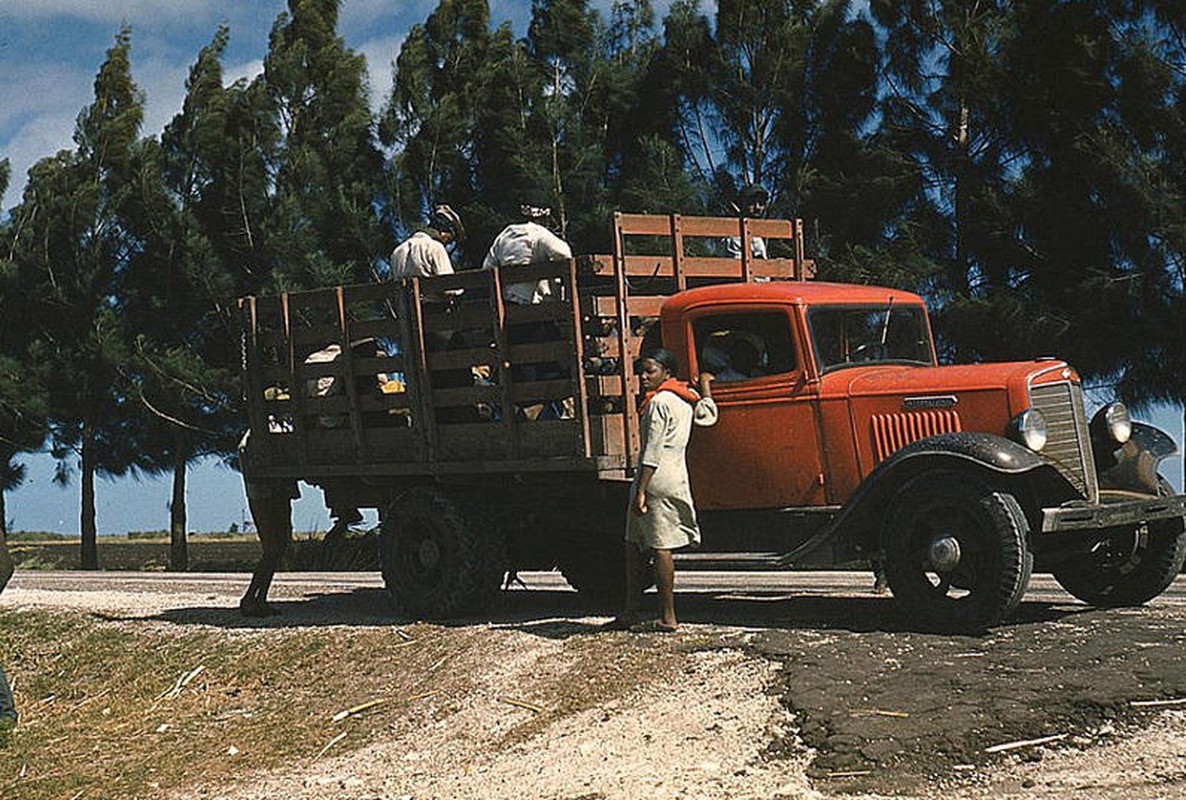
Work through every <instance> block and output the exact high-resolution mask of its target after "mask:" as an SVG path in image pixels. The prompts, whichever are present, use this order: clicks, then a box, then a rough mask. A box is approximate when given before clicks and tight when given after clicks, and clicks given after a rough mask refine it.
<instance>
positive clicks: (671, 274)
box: [585, 255, 815, 280]
mask: <svg viewBox="0 0 1186 800" xmlns="http://www.w3.org/2000/svg"><path fill="white" fill-rule="evenodd" d="M625 260H626V274H627V275H629V276H630V277H632V278H675V277H676V276H675V260H674V259H673V258H672V257H671V256H662V255H654V256H640V255H629V256H625ZM585 263H586V265H587V268H588V269H589V271H590V272H591V273H592V274H594V275H605V276H610V275H613V274H614V259H613V256H608V255H595V256H590V257H589V258H588V259H586V261H585ZM808 263H811V262H808ZM680 273H681V274H682V276H683V277H684V278H685V279H687V278H722V279H723V278H732V279H733V280H740V279H741V261H740V259H736V258H726V257H722V256H684V257H683V258H682V260H681V262H680ZM750 274H751V275H754V276H757V277H762V278H781V279H785V280H790V279H793V278H794V277H795V260H794V259H791V258H765V259H751V260H750ZM814 274H815V270H814V264H813V265H812V269H811V275H814ZM808 277H810V275H808Z"/></svg>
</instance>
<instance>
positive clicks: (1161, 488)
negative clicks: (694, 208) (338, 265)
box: [241, 214, 1186, 629]
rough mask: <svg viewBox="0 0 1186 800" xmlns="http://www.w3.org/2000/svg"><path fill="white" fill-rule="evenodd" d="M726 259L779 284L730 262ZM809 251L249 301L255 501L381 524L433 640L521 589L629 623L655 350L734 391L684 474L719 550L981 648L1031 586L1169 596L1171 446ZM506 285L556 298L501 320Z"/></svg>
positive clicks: (1106, 596) (912, 301)
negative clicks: (286, 496) (643, 389)
mask: <svg viewBox="0 0 1186 800" xmlns="http://www.w3.org/2000/svg"><path fill="white" fill-rule="evenodd" d="M730 236H740V237H742V240H743V241H745V240H747V239H748V238H749V237H750V236H763V237H765V238H767V239H768V240H771V248H770V249H771V251H773V252H778V248H779V246H781V248H782V252H783V253H784V254H785V257H782V258H772V259H764V260H756V259H750V258H749V256H748V254H747V253H745V252H744V251H745V250H746V249H747V248H742V250H743V253H742V256H741V258H740V259H731V258H721V257H717V256H714V255H711V252H712V242H713V241H714V240H719V239H721V238H724V237H730ZM802 241H803V239H802V226H801V223H800V222H799V221H788V220H752V219H741V220H738V219H720V218H708V217H680V216H678V215H670V216H650V215H631V214H616V215H615V217H614V252H613V253H612V254H609V255H604V256H586V257H581V258H577V259H574V260H572V261H570V262H563V263H556V264H544V265H533V266H531V267H515V268H508V269H513V270H514V273H513V276H509V275H508V276H504V275H502V274H500V271H498V270H492V271H483V272H467V273H460V274H458V275H456V276H448V277H441V278H431V279H423V280H407V281H403V282H396V283H387V284H377V285H367V286H344V287H337V288H333V289H326V290H318V291H312V292H303V293H293V294H287V295H282V296H280V297H250V298H245V299H244V300H243V301H242V302H241V309H242V314H243V356H244V359H243V365H244V372H243V376H244V387H245V400H246V407H247V410H248V414H249V417H250V425H251V436H252V450H253V452H252V457H251V474H250V475H248V477H249V478H256V479H268V478H285V479H297V478H299V479H302V480H305V481H307V482H309V483H312V484H315V485H318V486H320V487H322V488H323V489H324V491H325V494H326V498H327V502H328V503H329V504H330V505H331V506H332V507H335V508H338V507H369V508H377V509H379V511H380V517H381V521H382V524H381V533H380V542H379V547H380V561H381V565H382V571H383V576H384V579H385V581H386V584H387V586H388V588H389V590H390V592H391V594H392V595H393V596H394V597H395V599H396V600H397V601H398V602H399V604H400V605H401V606H402V607H403V608H404V609H405V610H406V611H408V612H410V613H412V614H415V615H419V616H425V617H447V616H453V615H457V614H461V613H466V612H471V611H475V610H480V609H482V608H483V606H484V604H485V603H486V602H487V601H488V600H490V598H491V596H492V595H493V594H494V593H495V592H496V591H497V590H498V587H499V585H500V582H501V581H502V579H503V577H504V575H505V574H506V572H507V571H508V570H523V569H551V568H555V567H558V568H559V569H560V570H562V572H563V573H564V575H565V577H566V578H567V579H568V581H569V583H571V584H572V585H573V586H574V587H575V588H576V589H578V590H579V591H581V592H582V593H585V594H588V595H589V596H591V597H596V598H603V599H604V598H613V599H616V598H615V596H614V595H615V593H616V592H617V591H618V590H619V588H620V585H621V583H620V581H621V558H622V556H621V552H622V546H621V535H622V531H623V528H624V515H625V509H626V498H627V489H628V485H629V481H630V479H631V477H632V475H633V471H634V468H635V466H636V460H635V459H636V458H637V442H638V416H637V409H636V400H637V395H638V383H637V379H636V377H635V375H634V372H633V361H634V359H635V357H636V356H637V355H638V354H639V352H640V351H641V350H643V349H644V348H647V347H650V346H652V345H655V344H658V343H660V342H661V343H662V345H663V346H664V347H666V348H667V349H669V350H671V351H673V352H674V353H676V354H677V355H678V356H679V358H680V361H681V364H682V365H683V367H684V371H685V372H684V375H683V376H682V377H684V378H686V379H691V378H693V377H695V376H697V375H699V374H700V373H702V372H711V373H713V374H714V375H715V376H716V379H715V381H714V383H713V395H714V398H715V399H716V401H717V403H718V406H719V410H720V415H719V421H718V422H717V424H716V425H715V426H714V427H711V428H697V429H696V430H695V432H694V434H693V436H692V441H691V445H690V447H689V452H688V463H689V470H690V474H691V477H692V490H693V495H694V497H695V500H696V505H697V508H698V510H699V512H700V514H701V523H702V530H703V546H702V550H703V551H705V552H712V553H728V554H734V556H738V557H740V556H744V557H747V558H749V559H750V560H759V561H761V560H765V562H766V563H770V564H774V563H777V564H780V565H783V566H805V565H812V566H821V565H836V564H846V563H851V562H853V561H854V560H860V559H868V560H871V561H875V562H879V563H881V564H883V565H884V570H885V574H886V577H887V578H888V582H889V587H890V589H891V591H892V593H893V596H894V598H895V600H896V601H897V602H898V603H899V604H900V605H901V606H902V608H903V609H904V611H905V612H906V613H907V614H909V615H911V616H912V618H914V619H917V620H920V621H925V622H926V623H928V624H931V625H935V626H941V627H948V628H962V629H976V628H981V627H984V626H986V625H992V624H994V623H996V622H997V621H999V620H1001V619H1002V618H1003V617H1004V616H1006V615H1007V614H1009V613H1010V612H1011V611H1012V610H1013V609H1014V608H1015V607H1016V606H1017V604H1018V603H1019V602H1020V600H1021V597H1022V595H1023V594H1024V592H1025V590H1026V587H1027V584H1028V581H1029V578H1030V574H1031V572H1032V570H1033V569H1035V568H1037V569H1041V570H1049V571H1050V572H1052V573H1053V574H1054V576H1055V577H1056V579H1057V580H1058V581H1059V583H1060V584H1061V585H1062V586H1063V587H1064V588H1066V589H1067V591H1069V592H1070V593H1071V594H1073V595H1075V596H1076V597H1078V598H1079V599H1081V600H1083V601H1084V602H1087V603H1090V604H1094V605H1098V606H1121V605H1138V604H1141V603H1144V602H1146V601H1148V600H1150V599H1151V598H1153V597H1156V596H1157V595H1158V594H1160V593H1161V592H1162V591H1163V590H1164V589H1165V588H1166V587H1167V586H1168V585H1169V584H1170V582H1171V581H1172V580H1173V579H1174V577H1175V576H1176V575H1177V574H1178V573H1179V572H1180V571H1181V569H1182V565H1183V560H1184V559H1186V526H1184V523H1183V517H1184V514H1186V497H1183V496H1182V495H1177V494H1174V493H1173V491H1172V490H1171V489H1170V487H1169V485H1168V484H1167V483H1166V481H1165V480H1164V479H1163V478H1162V477H1161V476H1160V475H1159V474H1158V471H1157V470H1158V464H1159V462H1160V461H1161V460H1162V459H1164V458H1165V457H1166V456H1168V455H1171V454H1172V453H1174V452H1175V445H1174V442H1173V441H1172V440H1171V439H1170V437H1169V436H1167V435H1166V434H1164V433H1163V432H1161V431H1159V430H1157V429H1155V428H1153V427H1151V426H1148V425H1145V424H1142V423H1139V422H1135V421H1132V420H1131V419H1130V417H1129V415H1128V412H1127V410H1126V409H1125V408H1124V406H1123V405H1122V404H1120V403H1112V404H1109V405H1107V406H1105V407H1103V408H1101V409H1099V410H1098V411H1097V412H1096V413H1095V414H1094V415H1093V416H1092V417H1091V418H1090V419H1089V418H1088V416H1087V414H1086V409H1085V406H1084V396H1083V389H1082V386H1081V382H1080V379H1079V376H1078V375H1077V373H1076V372H1075V371H1074V369H1073V368H1072V367H1070V366H1068V365H1067V364H1066V363H1064V362H1062V361H1059V360H1056V359H1051V358H1046V359H1037V360H1034V361H1024V362H1015V363H993V364H971V365H957V366H940V365H939V364H938V362H937V359H936V355H935V347H934V343H933V339H932V333H931V328H930V323H929V319H928V315H927V310H926V306H925V304H924V302H923V300H922V299H921V298H920V297H919V296H917V295H915V294H912V293H910V292H905V291H901V290H897V289H891V288H884V287H876V286H863V285H844V284H835V283H824V282H818V281H814V280H811V278H812V277H813V265H812V263H811V262H810V261H809V260H807V259H805V258H804V256H803V248H802ZM698 252H699V253H710V255H697V253H698ZM504 279H506V280H513V281H519V282H521V281H524V280H540V279H547V280H552V281H554V282H555V284H556V288H557V291H556V292H555V293H554V295H555V296H556V297H557V298H558V300H557V301H556V302H552V303H547V304H540V305H534V306H516V305H513V304H506V303H504V302H503V300H502V292H501V286H502V282H503V280H504ZM442 298H448V300H447V301H443V300H442ZM541 330H543V331H546V332H547V335H544V336H541V335H539V332H540V331H541ZM327 345H330V346H336V350H335V351H334V357H332V358H328V359H327V358H324V357H323V358H310V355H311V354H313V353H315V352H317V353H324V352H325V350H326V347H327ZM327 387H329V391H327V390H326V388H327Z"/></svg>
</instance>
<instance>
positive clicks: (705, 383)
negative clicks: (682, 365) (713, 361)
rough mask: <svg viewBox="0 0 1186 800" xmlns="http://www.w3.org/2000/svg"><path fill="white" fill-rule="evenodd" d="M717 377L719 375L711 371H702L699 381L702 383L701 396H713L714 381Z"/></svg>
mask: <svg viewBox="0 0 1186 800" xmlns="http://www.w3.org/2000/svg"><path fill="white" fill-rule="evenodd" d="M716 379H717V376H716V375H713V374H712V373H711V372H701V373H700V380H699V383H700V396H701V397H712V382H713V381H715V380H716Z"/></svg>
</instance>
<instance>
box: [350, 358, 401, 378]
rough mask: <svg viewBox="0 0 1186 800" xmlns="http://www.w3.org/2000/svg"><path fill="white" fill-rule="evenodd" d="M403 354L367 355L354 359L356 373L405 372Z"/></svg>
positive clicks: (359, 375)
mask: <svg viewBox="0 0 1186 800" xmlns="http://www.w3.org/2000/svg"><path fill="white" fill-rule="evenodd" d="M404 363H405V359H404V357H403V356H367V357H361V358H356V359H354V375H355V376H356V377H362V376H364V375H378V374H379V373H380V372H387V373H391V372H403V371H404Z"/></svg>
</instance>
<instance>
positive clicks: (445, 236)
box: [391, 205, 465, 280]
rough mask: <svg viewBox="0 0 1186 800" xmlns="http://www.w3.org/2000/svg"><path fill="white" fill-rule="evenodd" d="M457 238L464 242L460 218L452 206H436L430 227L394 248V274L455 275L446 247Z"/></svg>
mask: <svg viewBox="0 0 1186 800" xmlns="http://www.w3.org/2000/svg"><path fill="white" fill-rule="evenodd" d="M455 241H456V242H458V243H462V242H464V241H465V228H464V227H463V226H462V224H461V218H460V217H458V216H457V213H456V212H454V211H453V209H451V208H450V207H449V206H443V205H442V206H437V207H436V208H434V209H433V211H432V216H431V217H430V218H429V221H428V227H427V228H425V229H424V230H422V231H416V233H414V234H412V235H411V236H410V237H408V238H407V239H405V240H404V241H403V242H401V243H400V245H399V246H398V247H396V248H395V250H393V251H391V277H392V278H393V279H397V280H398V279H399V278H413V277H415V278H428V277H431V276H433V275H452V274H453V262H452V260H450V258H449V251H448V250H447V249H446V247H447V246H448V245H449V244H451V243H452V242H455Z"/></svg>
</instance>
